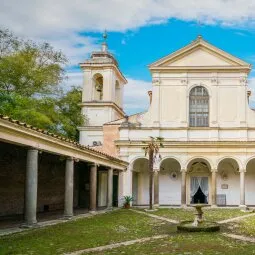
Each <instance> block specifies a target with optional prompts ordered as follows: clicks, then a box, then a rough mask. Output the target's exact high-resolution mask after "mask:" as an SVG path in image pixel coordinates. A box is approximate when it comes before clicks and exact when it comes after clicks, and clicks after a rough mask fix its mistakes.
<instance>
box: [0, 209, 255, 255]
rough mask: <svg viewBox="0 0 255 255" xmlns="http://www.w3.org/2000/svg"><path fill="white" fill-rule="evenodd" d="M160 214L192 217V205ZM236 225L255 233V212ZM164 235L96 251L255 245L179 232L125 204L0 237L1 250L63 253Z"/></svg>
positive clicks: (239, 249)
mask: <svg viewBox="0 0 255 255" xmlns="http://www.w3.org/2000/svg"><path fill="white" fill-rule="evenodd" d="M170 212H172V214H170ZM156 214H160V215H163V216H166V217H169V218H171V219H178V220H185V219H192V218H193V211H192V210H182V209H160V210H159V211H157V212H156ZM206 214H208V217H210V219H212V220H216V219H217V220H221V219H226V218H230V217H235V216H238V215H240V214H242V213H240V211H239V210H235V209H228V210H227V209H211V210H206ZM226 214H227V215H226ZM242 224H244V225H242ZM245 224H246V225H245ZM229 226H232V224H229V225H228V227H229ZM238 226H239V228H238V229H237V228H236V231H235V229H234V230H233V231H232V230H231V232H232V233H235V232H236V233H238V231H239V232H240V231H241V230H242V229H244V226H247V228H248V229H249V226H251V227H250V229H249V231H250V234H252V233H254V235H255V216H252V217H251V218H249V219H246V220H245V221H244V222H243V223H240V224H239V225H238ZM240 226H241V227H240ZM242 226H243V228H242ZM225 230H226V229H225V226H224V230H223V231H225ZM245 233H248V232H247V231H246V232H245ZM160 234H169V237H167V238H165V239H158V240H154V241H149V242H146V243H140V244H134V245H131V246H126V247H120V248H116V249H112V250H109V251H104V252H101V253H100V252H96V253H93V254H132V255H133V254H139V255H140V254H146V255H150V254H231V255H234V254H255V244H251V243H246V242H240V241H235V240H232V239H228V238H226V237H223V236H222V235H221V234H220V233H178V232H177V231H176V226H175V225H173V224H170V223H166V222H163V221H161V220H158V219H154V218H151V217H148V216H146V215H143V214H138V213H135V212H132V211H130V210H124V209H122V210H116V211H113V212H108V213H105V214H101V215H96V216H94V217H92V218H84V219H79V220H76V221H69V222H67V223H62V224H59V225H54V226H50V227H46V228H42V229H33V230H28V231H25V232H22V233H17V234H13V235H9V236H5V237H0V254H1V255H7V254H8V255H11V254H15V255H21V254H22V255H24V254H36V255H37V254H40V255H43V254H47V255H49V254H52V255H55V254H63V253H66V252H73V251H76V250H83V249H86V248H91V247H97V246H102V245H107V244H112V243H118V242H123V241H127V240H134V239H139V238H142V237H150V236H154V235H160Z"/></svg>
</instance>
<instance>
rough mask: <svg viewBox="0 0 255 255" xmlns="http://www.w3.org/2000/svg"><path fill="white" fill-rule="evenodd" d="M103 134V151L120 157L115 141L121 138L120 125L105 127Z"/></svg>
mask: <svg viewBox="0 0 255 255" xmlns="http://www.w3.org/2000/svg"><path fill="white" fill-rule="evenodd" d="M103 133H104V141H103V151H104V152H105V153H108V154H110V155H113V156H118V151H117V148H116V146H115V144H114V141H115V140H118V139H119V137H120V133H119V125H104V126H103Z"/></svg>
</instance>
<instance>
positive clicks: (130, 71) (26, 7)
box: [0, 0, 255, 114]
mask: <svg viewBox="0 0 255 255" xmlns="http://www.w3.org/2000/svg"><path fill="white" fill-rule="evenodd" d="M0 4H1V9H0V24H3V25H4V26H3V27H4V28H9V29H10V30H11V31H13V32H14V33H15V34H16V35H18V36H21V37H24V38H30V39H32V40H35V41H38V42H42V41H47V42H49V43H50V44H52V45H53V46H54V47H55V48H56V49H61V50H62V51H63V52H64V53H65V54H66V55H67V57H68V58H69V60H70V62H69V65H68V67H67V75H68V77H69V78H68V80H66V81H65V82H64V83H63V84H62V87H63V88H64V89H66V90H68V89H69V88H70V87H71V86H72V85H75V86H79V85H82V73H81V71H80V69H79V67H78V65H77V64H78V63H80V62H82V61H84V60H85V59H86V58H88V57H89V55H90V53H91V52H92V51H94V50H96V49H99V48H100V45H101V42H102V33H103V30H104V29H107V30H108V45H109V49H110V51H111V52H112V53H113V54H114V55H115V56H116V58H117V59H118V61H119V64H120V68H121V70H122V72H123V73H124V75H125V76H126V78H127V79H128V84H127V85H126V87H125V92H124V110H125V111H126V112H127V113H128V114H132V113H135V112H138V111H143V110H145V109H146V108H147V107H148V101H149V100H148V96H147V91H148V90H149V89H150V88H151V77H150V73H149V71H148V68H147V65H149V64H150V63H152V62H154V61H155V60H157V59H159V58H161V57H163V56H165V55H167V54H169V53H171V52H173V51H175V50H178V49H179V48H181V47H183V46H185V45H187V44H188V43H190V42H191V41H192V40H194V39H195V38H196V37H197V36H198V35H199V34H201V35H202V36H203V38H204V39H205V40H207V41H209V42H210V43H212V44H214V45H215V46H217V47H219V48H221V49H222V50H225V51H227V52H229V53H230V54H233V55H235V56H236V57H239V58H241V59H243V60H245V61H247V62H249V63H251V64H254V63H255V12H254V10H255V1H251V0H214V1H205V0H178V1H176V0H139V1H137V0H129V1H127V0H76V1H75V2H72V1H69V0H54V1H52V0H44V1H34V0H23V1H22V5H21V4H20V2H19V1H18V0H8V1H5V0H0ZM198 21H199V23H200V24H201V25H198ZM249 87H250V88H251V89H252V91H254V93H253V94H255V72H254V71H252V73H251V75H250V80H249ZM251 105H252V107H255V96H252V98H251Z"/></svg>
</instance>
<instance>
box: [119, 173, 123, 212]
mask: <svg viewBox="0 0 255 255" xmlns="http://www.w3.org/2000/svg"><path fill="white" fill-rule="evenodd" d="M124 176H125V175H124V171H119V185H118V191H119V192H118V207H122V206H123V199H122V198H123V196H124V184H125V183H124Z"/></svg>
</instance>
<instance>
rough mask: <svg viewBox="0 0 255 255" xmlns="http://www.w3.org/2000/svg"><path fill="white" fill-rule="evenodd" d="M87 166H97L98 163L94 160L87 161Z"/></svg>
mask: <svg viewBox="0 0 255 255" xmlns="http://www.w3.org/2000/svg"><path fill="white" fill-rule="evenodd" d="M88 166H90V167H93V166H94V167H98V166H99V164H97V163H95V162H89V163H88Z"/></svg>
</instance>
